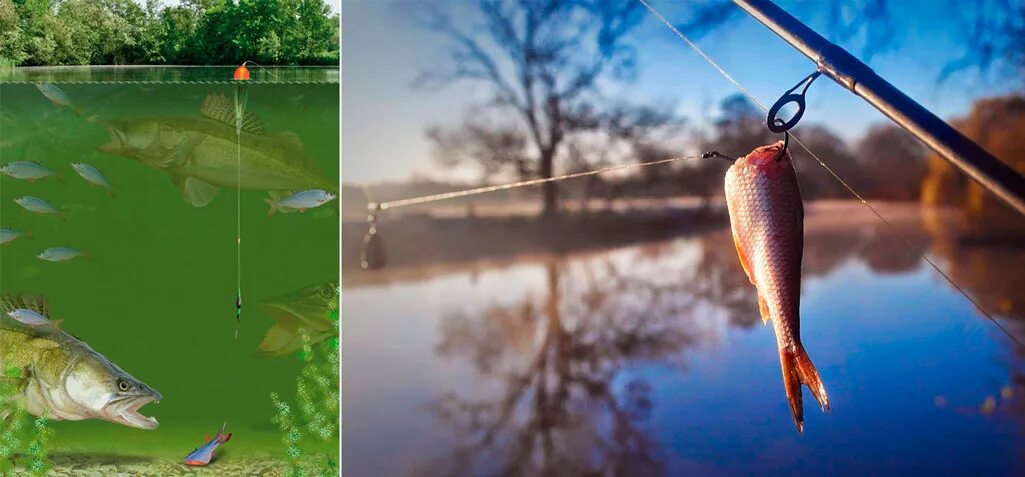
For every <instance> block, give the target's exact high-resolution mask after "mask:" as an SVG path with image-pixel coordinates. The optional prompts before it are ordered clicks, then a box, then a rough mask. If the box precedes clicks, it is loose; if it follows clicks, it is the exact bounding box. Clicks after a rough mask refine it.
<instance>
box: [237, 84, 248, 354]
mask: <svg viewBox="0 0 1025 477" xmlns="http://www.w3.org/2000/svg"><path fill="white" fill-rule="evenodd" d="M248 99H249V98H248V96H247V95H246V92H245V90H243V86H242V85H241V84H239V85H238V86H236V88H235V138H236V148H235V152H236V154H235V281H236V285H237V288H236V292H235V341H236V342H237V341H238V329H239V326H240V325H241V323H242V118H243V115H244V114H245V110H246V103H247V102H248Z"/></svg>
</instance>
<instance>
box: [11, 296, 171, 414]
mask: <svg viewBox="0 0 1025 477" xmlns="http://www.w3.org/2000/svg"><path fill="white" fill-rule="evenodd" d="M0 309H2V311H3V313H0V364H2V365H3V366H4V369H7V367H14V368H18V369H20V370H21V376H19V377H17V378H14V377H8V378H7V379H8V380H10V381H12V382H13V384H14V385H15V386H16V387H17V393H16V394H15V395H14V399H16V400H18V401H20V402H21V403H22V404H23V405H24V407H25V410H26V411H27V412H28V413H29V414H31V415H33V416H47V417H49V418H50V419H52V420H57V421H61V420H68V421H79V420H83V419H102V420H104V421H109V422H113V423H115V424H121V425H124V426H128V427H133V428H136V429H156V428H157V425H158V424H157V420H156V419H153V418H151V417H146V416H143V415H141V414H139V408H141V407H142V406H145V405H147V404H149V403H151V402H159V401H160V400H161V399H162V398H163V397H162V396H161V395H160V393H158V392H157V391H155V390H154V389H153V388H151V387H149V386H147V385H146V384H145V383H143V382H142V381H139V380H138V379H135V378H134V377H132V375H130V374H128V373H126V372H125V371H124V370H122V369H121V368H119V367H118V366H117V365H116V364H114V363H112V362H111V361H110V360H109V359H107V358H106V357H105V356H103V355H102V354H100V353H97V352H96V351H94V350H93V349H92V348H90V347H89V345H87V344H85V343H84V342H83V341H81V340H79V339H78V338H76V337H74V336H72V335H70V334H68V333H67V332H65V331H63V330H61V329H59V328H58V327H56V326H34V325H30V324H26V323H23V322H22V321H20V320H19V319H15V318H13V317H12V316H10V313H12V312H13V313H14V314H15V315H17V316H21V317H22V318H23V319H24V318H25V317H24V316H22V315H23V314H24V313H25V312H24V311H18V310H29V311H32V312H34V314H35V315H38V316H40V317H48V316H50V310H49V304H47V302H46V299H45V298H43V297H41V296H37V295H4V296H3V297H0ZM29 321H34V320H31V319H30V320H29ZM3 417H4V416H0V421H2V420H3Z"/></svg>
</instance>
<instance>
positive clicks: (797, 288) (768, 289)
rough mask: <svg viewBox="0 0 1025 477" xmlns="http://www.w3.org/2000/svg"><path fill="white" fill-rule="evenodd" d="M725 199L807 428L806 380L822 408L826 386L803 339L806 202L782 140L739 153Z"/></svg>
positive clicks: (800, 421) (796, 411)
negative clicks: (804, 398) (802, 397)
mask: <svg viewBox="0 0 1025 477" xmlns="http://www.w3.org/2000/svg"><path fill="white" fill-rule="evenodd" d="M726 205H727V207H728V208H729V211H730V226H731V228H732V229H733V240H734V243H735V245H736V246H737V254H738V255H739V256H740V264H741V266H742V267H743V268H744V272H746V273H747V277H748V279H750V280H751V283H752V284H753V285H754V286H755V288H757V290H758V308H759V311H760V312H761V315H762V321H763V322H765V321H770V320H771V321H772V327H773V330H774V331H775V332H776V346H777V348H778V349H779V363H780V366H781V367H782V369H783V386H784V387H785V388H786V393H787V399H788V400H789V402H790V412H791V414H792V415H793V418H794V425H796V426H797V430H798V432H803V430H804V408H803V406H802V403H801V384H805V385H807V386H808V388H809V389H811V392H812V394H813V395H814V396H815V399H816V400H818V402H819V405H821V406H822V409H823V410H828V409H829V397H828V396H827V395H826V388H825V387H823V385H822V380H821V379H819V373H818V371H816V370H815V365H813V364H812V362H811V359H809V358H808V353H806V352H805V351H804V346H803V345H802V344H801V327H800V323H801V316H800V307H801V255H802V253H803V250H804V205H803V204H802V202H801V191H800V188H799V187H798V184H797V173H796V172H795V170H794V165H793V163H792V162H791V159H790V153H789V152H786V151H785V148H784V146H783V143H782V142H779V143H776V144H770V145H767V146H762V147H759V148H757V149H755V150H754V151H752V152H751V154H748V155H747V156H746V157H742V158H740V159H737V160H736V162H734V163H733V165H732V166H730V168H729V170H728V171H727V172H726Z"/></svg>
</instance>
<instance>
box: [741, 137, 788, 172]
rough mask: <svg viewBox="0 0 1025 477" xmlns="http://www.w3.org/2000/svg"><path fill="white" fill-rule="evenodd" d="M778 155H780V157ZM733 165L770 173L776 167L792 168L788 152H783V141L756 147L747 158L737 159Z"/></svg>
mask: <svg viewBox="0 0 1025 477" xmlns="http://www.w3.org/2000/svg"><path fill="white" fill-rule="evenodd" d="M780 154H782V156H781V155H780ZM734 165H740V166H745V165H747V166H754V167H757V168H758V169H764V170H766V171H771V170H773V169H775V168H778V167H792V166H791V159H790V151H789V150H786V151H784V150H783V141H778V142H775V143H773V144H767V145H765V146H760V147H757V148H755V150H754V151H751V153H750V154H748V155H747V156H744V157H742V158H740V159H737V162H736V163H734Z"/></svg>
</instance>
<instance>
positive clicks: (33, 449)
mask: <svg viewBox="0 0 1025 477" xmlns="http://www.w3.org/2000/svg"><path fill="white" fill-rule="evenodd" d="M21 378H22V370H21V368H18V367H15V366H7V367H6V368H5V369H4V374H3V377H2V378H0V475H7V474H9V473H10V472H11V471H12V470H14V467H17V466H19V465H24V467H25V468H26V469H27V470H28V471H29V473H31V474H32V475H46V473H47V471H49V470H50V460H49V455H50V446H51V444H52V442H53V429H52V428H50V421H49V419H47V418H46V417H45V416H40V417H37V418H35V419H34V420H33V419H32V418H31V416H29V414H28V413H27V412H25V409H24V407H23V406H22V405H21V404H19V403H18V402H16V401H14V400H13V399H12V398H13V397H14V396H15V395H16V394H17V393H18V388H17V384H16V383H17V381H18V380H20V379H21ZM28 422H32V425H31V427H28V429H26V423H28ZM26 430H27V431H28V435H27V436H26V435H25V434H26V432H25V431H26ZM26 441H27V442H28V445H27V446H25V447H22V443H24V442H26Z"/></svg>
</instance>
